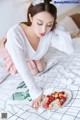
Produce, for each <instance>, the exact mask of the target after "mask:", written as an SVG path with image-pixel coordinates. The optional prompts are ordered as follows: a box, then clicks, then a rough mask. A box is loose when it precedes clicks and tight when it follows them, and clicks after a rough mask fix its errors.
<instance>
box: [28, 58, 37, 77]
mask: <svg viewBox="0 0 80 120" xmlns="http://www.w3.org/2000/svg"><path fill="white" fill-rule="evenodd" d="M28 65H29V68H30V70H31V73H32V75H33V76H35V75H37V74H38V69H37V66H36V64H35V62H34V61H33V60H31V61H28Z"/></svg>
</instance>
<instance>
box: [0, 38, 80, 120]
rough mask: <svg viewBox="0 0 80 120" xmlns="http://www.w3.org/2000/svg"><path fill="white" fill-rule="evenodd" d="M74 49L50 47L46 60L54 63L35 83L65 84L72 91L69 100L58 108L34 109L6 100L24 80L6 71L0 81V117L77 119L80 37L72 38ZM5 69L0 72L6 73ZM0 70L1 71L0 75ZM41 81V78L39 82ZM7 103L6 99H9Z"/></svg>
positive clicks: (13, 119)
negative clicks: (2, 79)
mask: <svg viewBox="0 0 80 120" xmlns="http://www.w3.org/2000/svg"><path fill="white" fill-rule="evenodd" d="M73 45H74V48H75V51H74V53H73V54H72V55H70V56H68V55H67V54H65V53H63V52H61V51H58V50H57V49H55V48H50V49H49V51H48V54H47V55H45V57H46V58H47V64H48V63H50V62H51V61H53V63H54V64H53V65H52V66H51V68H49V69H48V70H47V71H46V72H44V73H43V74H41V75H38V76H36V77H35V81H36V82H37V84H38V86H40V87H41V88H43V89H47V88H51V87H53V88H62V89H63V88H65V89H69V90H71V91H72V94H73V96H72V99H71V101H70V103H69V104H67V105H66V106H65V107H63V108H61V109H58V110H54V109H53V110H42V109H38V110H35V109H33V108H32V107H31V106H30V105H29V104H28V103H27V102H26V103H25V104H23V103H21V104H7V102H8V101H9V99H10V96H11V94H12V92H14V91H15V89H16V88H17V86H18V85H19V84H20V82H22V81H23V80H22V79H21V77H20V76H19V75H16V76H11V75H9V74H8V73H7V71H6V75H5V76H6V77H5V78H4V81H2V82H1V83H0V118H7V119H8V120H80V38H79V37H78V38H74V39H73ZM3 67H4V69H5V65H4V61H3V60H2V58H0V69H1V68H3ZM4 69H1V72H0V73H3V75H4V74H5V71H4ZM1 75H2V74H0V76H1ZM42 81H43V82H42ZM8 103H9V102H8Z"/></svg>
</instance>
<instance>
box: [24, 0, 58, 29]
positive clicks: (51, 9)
mask: <svg viewBox="0 0 80 120" xmlns="http://www.w3.org/2000/svg"><path fill="white" fill-rule="evenodd" d="M50 1H51V0H44V3H40V4H36V5H35V6H33V5H32V4H31V5H30V6H29V8H28V12H27V23H26V25H27V26H31V24H32V23H31V21H30V18H29V14H30V15H31V17H33V16H34V15H36V14H37V13H40V12H43V11H46V12H48V13H50V14H51V15H52V16H53V17H54V24H53V27H52V29H51V30H53V29H54V28H55V25H56V18H57V9H56V7H55V6H54V5H53V4H51V3H50Z"/></svg>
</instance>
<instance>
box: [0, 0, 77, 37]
mask: <svg viewBox="0 0 80 120" xmlns="http://www.w3.org/2000/svg"><path fill="white" fill-rule="evenodd" d="M30 1H31V0H0V38H2V36H3V34H4V33H5V32H7V30H8V29H9V28H10V27H11V26H13V25H14V24H16V23H19V22H21V21H25V20H26V19H27V18H26V13H27V8H28V6H29V4H30V3H31V2H30ZM74 6H75V5H72V4H70V5H60V6H59V7H58V15H60V14H62V13H64V12H65V11H67V10H69V9H71V8H72V7H74Z"/></svg>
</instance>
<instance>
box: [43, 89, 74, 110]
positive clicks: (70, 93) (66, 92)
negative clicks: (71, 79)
mask: <svg viewBox="0 0 80 120" xmlns="http://www.w3.org/2000/svg"><path fill="white" fill-rule="evenodd" d="M62 91H64V92H65V94H67V100H66V101H65V103H64V104H63V105H62V106H61V107H58V106H55V104H56V102H55V101H53V102H52V103H53V104H54V106H53V107H52V108H48V109H59V108H62V107H64V106H66V105H67V104H69V102H70V101H71V99H72V92H71V91H70V90H68V89H55V90H54V89H53V88H49V89H46V90H44V92H43V95H45V96H47V95H49V94H51V93H54V92H62ZM44 101H45V98H44V99H43V101H42V107H43V104H44ZM45 109H46V108H45Z"/></svg>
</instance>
